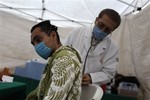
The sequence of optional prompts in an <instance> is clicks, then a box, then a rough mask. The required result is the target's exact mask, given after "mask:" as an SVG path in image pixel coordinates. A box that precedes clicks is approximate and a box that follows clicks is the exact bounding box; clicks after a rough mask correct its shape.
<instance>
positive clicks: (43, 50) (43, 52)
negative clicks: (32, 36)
mask: <svg viewBox="0 0 150 100" xmlns="http://www.w3.org/2000/svg"><path fill="white" fill-rule="evenodd" d="M34 48H35V51H36V52H37V53H38V54H39V55H40V56H41V57H42V58H44V59H48V57H49V56H50V54H51V52H52V49H51V48H49V47H47V46H46V45H45V43H44V42H40V43H38V44H36V45H35V46H34Z"/></svg>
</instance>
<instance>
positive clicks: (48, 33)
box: [47, 25, 52, 35]
mask: <svg viewBox="0 0 150 100" xmlns="http://www.w3.org/2000/svg"><path fill="white" fill-rule="evenodd" d="M51 29H52V25H51V27H50V29H49V30H48V32H47V35H50V32H51Z"/></svg>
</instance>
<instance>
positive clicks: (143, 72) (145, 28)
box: [112, 5, 150, 100]
mask: <svg viewBox="0 0 150 100" xmlns="http://www.w3.org/2000/svg"><path fill="white" fill-rule="evenodd" d="M149 19H150V5H149V6H147V7H146V8H145V9H143V10H142V11H140V12H139V13H138V14H136V15H129V16H126V17H124V18H123V19H122V23H121V26H120V27H119V28H118V29H117V30H116V31H114V34H113V36H112V40H113V41H114V42H115V43H116V44H117V45H118V47H119V49H120V52H119V59H120V60H119V65H118V68H117V71H118V73H121V74H123V75H126V76H129V75H131V76H136V77H137V78H138V80H139V81H140V84H141V94H140V97H139V98H138V99H139V100H150V45H149V43H150V21H149Z"/></svg>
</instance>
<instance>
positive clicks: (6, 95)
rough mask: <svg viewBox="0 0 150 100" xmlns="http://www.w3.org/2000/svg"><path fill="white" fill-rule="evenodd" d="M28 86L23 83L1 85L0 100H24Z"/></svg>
mask: <svg viewBox="0 0 150 100" xmlns="http://www.w3.org/2000/svg"><path fill="white" fill-rule="evenodd" d="M25 97H26V84H25V83H21V82H12V83H0V100H24V99H25Z"/></svg>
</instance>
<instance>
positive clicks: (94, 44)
mask: <svg viewBox="0 0 150 100" xmlns="http://www.w3.org/2000/svg"><path fill="white" fill-rule="evenodd" d="M93 40H94V37H93V36H92V38H91V46H90V47H89V49H88V51H87V53H86V56H85V60H84V65H83V70H82V74H84V71H85V66H86V61H87V58H88V55H89V52H90V50H91V48H92V46H96V45H97V44H98V43H100V41H98V42H96V43H93Z"/></svg>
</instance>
